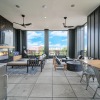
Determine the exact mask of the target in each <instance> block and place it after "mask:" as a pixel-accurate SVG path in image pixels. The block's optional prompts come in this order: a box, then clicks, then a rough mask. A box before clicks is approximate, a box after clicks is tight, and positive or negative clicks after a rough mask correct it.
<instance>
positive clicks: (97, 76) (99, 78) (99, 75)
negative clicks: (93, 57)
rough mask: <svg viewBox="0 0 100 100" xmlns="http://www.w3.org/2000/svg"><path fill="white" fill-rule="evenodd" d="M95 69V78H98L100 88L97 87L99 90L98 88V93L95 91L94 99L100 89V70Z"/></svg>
mask: <svg viewBox="0 0 100 100" xmlns="http://www.w3.org/2000/svg"><path fill="white" fill-rule="evenodd" d="M93 69H94V72H95V76H96V78H97V81H98V84H99V85H98V86H97V88H96V91H95V93H94V95H93V98H94V97H95V95H96V93H97V90H98V88H100V69H98V68H95V67H94V68H93Z"/></svg>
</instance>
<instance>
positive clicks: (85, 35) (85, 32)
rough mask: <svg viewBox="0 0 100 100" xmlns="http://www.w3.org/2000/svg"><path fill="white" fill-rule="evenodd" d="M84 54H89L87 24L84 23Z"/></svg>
mask: <svg viewBox="0 0 100 100" xmlns="http://www.w3.org/2000/svg"><path fill="white" fill-rule="evenodd" d="M84 51H85V52H84V56H87V24H85V25H84Z"/></svg>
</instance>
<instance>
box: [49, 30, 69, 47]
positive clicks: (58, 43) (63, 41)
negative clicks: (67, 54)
mask: <svg viewBox="0 0 100 100" xmlns="http://www.w3.org/2000/svg"><path fill="white" fill-rule="evenodd" d="M67 40H68V37H67V31H50V32H49V47H50V48H63V47H67Z"/></svg>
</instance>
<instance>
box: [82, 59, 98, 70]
mask: <svg viewBox="0 0 100 100" xmlns="http://www.w3.org/2000/svg"><path fill="white" fill-rule="evenodd" d="M81 61H82V62H84V63H86V64H88V65H90V66H92V67H95V68H98V69H100V60H98V59H96V60H89V59H84V60H81Z"/></svg>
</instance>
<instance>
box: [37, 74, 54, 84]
mask: <svg viewBox="0 0 100 100" xmlns="http://www.w3.org/2000/svg"><path fill="white" fill-rule="evenodd" d="M36 83H49V84H51V83H52V77H45V76H44V77H39V78H38V80H37V82H36Z"/></svg>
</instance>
